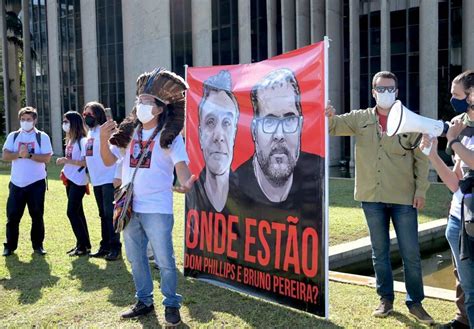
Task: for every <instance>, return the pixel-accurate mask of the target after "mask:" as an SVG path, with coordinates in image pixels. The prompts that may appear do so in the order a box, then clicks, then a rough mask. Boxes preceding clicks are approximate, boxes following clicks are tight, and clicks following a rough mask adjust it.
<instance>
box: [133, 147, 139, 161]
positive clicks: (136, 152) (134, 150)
mask: <svg viewBox="0 0 474 329" xmlns="http://www.w3.org/2000/svg"><path fill="white" fill-rule="evenodd" d="M132 155H133V157H134V158H135V159H138V156H139V155H140V145H139V144H138V143H135V144H133V154H132Z"/></svg>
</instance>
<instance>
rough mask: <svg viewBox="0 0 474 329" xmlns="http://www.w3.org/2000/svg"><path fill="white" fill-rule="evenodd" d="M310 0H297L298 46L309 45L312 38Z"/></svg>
mask: <svg viewBox="0 0 474 329" xmlns="http://www.w3.org/2000/svg"><path fill="white" fill-rule="evenodd" d="M310 18H311V11H310V5H309V0H296V48H301V47H304V46H307V45H309V43H310V39H311V31H310V25H311V21H310Z"/></svg>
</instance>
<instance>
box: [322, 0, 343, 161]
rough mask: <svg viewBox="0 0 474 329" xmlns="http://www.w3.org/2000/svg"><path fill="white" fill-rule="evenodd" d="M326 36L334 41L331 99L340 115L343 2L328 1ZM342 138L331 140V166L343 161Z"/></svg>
mask: <svg viewBox="0 0 474 329" xmlns="http://www.w3.org/2000/svg"><path fill="white" fill-rule="evenodd" d="M325 7H326V34H327V36H328V37H329V39H331V40H332V41H331V42H330V47H329V54H328V56H329V63H328V67H329V72H328V74H329V78H328V80H329V81H328V83H329V97H328V98H329V99H330V100H331V102H332V105H333V106H334V107H335V109H336V111H337V112H338V113H344V108H343V106H344V104H343V99H344V94H343V92H344V89H343V87H344V83H343V81H344V79H343V74H344V70H343V68H344V63H343V50H344V34H343V30H342V23H343V22H342V14H343V7H342V1H341V0H326V6H325ZM341 142H342V139H341V137H331V138H330V159H329V160H330V165H337V164H338V161H339V160H340V159H341Z"/></svg>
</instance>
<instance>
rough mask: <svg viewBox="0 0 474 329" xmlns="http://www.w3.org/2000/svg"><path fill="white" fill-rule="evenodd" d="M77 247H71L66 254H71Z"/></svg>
mask: <svg viewBox="0 0 474 329" xmlns="http://www.w3.org/2000/svg"><path fill="white" fill-rule="evenodd" d="M76 249H77V247H73V248H71V249H69V250H68V251H66V254H67V255H69V254H70V253H71V252H73V251H74V250H76Z"/></svg>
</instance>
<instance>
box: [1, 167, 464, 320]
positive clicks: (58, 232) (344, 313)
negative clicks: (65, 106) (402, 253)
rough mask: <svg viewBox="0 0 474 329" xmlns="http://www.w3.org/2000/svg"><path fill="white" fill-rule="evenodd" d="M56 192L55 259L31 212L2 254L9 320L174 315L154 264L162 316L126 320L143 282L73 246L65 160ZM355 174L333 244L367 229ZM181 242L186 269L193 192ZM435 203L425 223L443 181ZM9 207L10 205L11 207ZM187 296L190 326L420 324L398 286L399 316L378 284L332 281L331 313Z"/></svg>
mask: <svg viewBox="0 0 474 329" xmlns="http://www.w3.org/2000/svg"><path fill="white" fill-rule="evenodd" d="M49 173H50V174H49V176H50V179H49V191H48V192H47V193H46V210H45V226H46V240H45V248H46V249H47V250H48V254H47V255H46V256H45V257H40V256H36V255H32V250H31V244H30V239H29V229H30V223H31V219H30V218H29V216H27V215H25V216H24V218H23V221H22V224H21V227H20V245H19V248H18V250H17V251H16V253H15V255H14V256H11V257H7V258H5V257H0V327H2V328H3V327H32V326H35V327H36V326H38V327H69V326H74V327H97V328H98V327H143V326H144V327H158V326H160V325H161V324H163V323H164V319H163V314H162V313H163V307H162V306H161V304H160V300H161V294H160V291H159V273H158V272H157V271H155V270H153V275H154V282H155V299H156V304H155V305H156V309H157V311H156V316H147V317H145V318H143V319H140V320H132V321H122V320H120V319H119V314H120V312H121V311H123V310H125V309H127V308H128V306H129V305H131V304H133V303H134V302H135V301H134V298H133V295H134V286H133V281H132V276H131V274H130V266H129V264H128V262H127V261H125V260H122V261H118V262H106V261H105V260H103V259H88V258H87V257H81V258H70V257H69V256H67V255H66V254H65V252H66V251H67V250H69V249H70V248H71V247H72V246H73V245H74V244H75V240H74V235H73V233H72V230H71V227H70V224H69V221H68V219H67V217H66V198H65V192H64V188H63V186H62V185H61V182H60V181H58V180H57V179H56V177H57V176H58V168H57V167H55V166H50V170H49ZM8 181H9V169H8V168H6V167H0V186H1V188H0V209H5V202H6V198H7V195H8V188H7V186H8ZM352 184H353V182H352V181H350V180H340V179H334V180H331V183H330V185H331V186H330V190H331V194H330V200H331V206H330V218H331V219H330V220H331V223H330V232H331V237H330V240H331V244H336V243H339V242H342V241H347V240H354V239H356V238H358V237H362V236H364V235H366V234H367V233H366V228H365V222H364V219H363V215H362V211H361V209H360V207H359V205H358V204H357V203H356V202H354V201H353V200H352V194H353V186H352ZM175 197H176V198H175V229H174V245H175V252H176V256H177V263H178V268H179V269H180V270H182V268H183V232H184V227H183V208H184V199H183V197H182V196H181V195H176V196H175ZM430 197H431V198H432V200H428V209H427V210H426V211H425V212H423V214H422V216H421V219H420V220H421V221H427V220H431V219H437V218H439V217H444V216H445V213H446V203H447V202H448V199H449V196H448V193H447V192H446V189H445V188H444V187H443V186H440V185H437V186H432V187H431V189H430ZM84 205H85V210H86V215H87V218H88V223H89V230H90V235H91V240H92V244H93V249H95V248H97V244H98V242H99V240H100V224H99V218H98V214H97V208H96V205H95V200H94V197H93V196H86V198H85V201H84ZM2 211H3V213H5V212H4V210H2ZM4 237H5V217H4V216H3V219H2V220H1V221H0V238H1V239H2V240H3V239H4ZM178 291H179V292H180V293H181V294H183V296H184V302H183V308H182V317H183V320H184V323H185V324H184V325H182V327H183V328H185V327H187V326H189V327H192V328H194V327H212V328H213V327H229V328H234V327H239V328H240V327H260V328H269V327H284V328H288V327H293V328H309V327H311V328H314V327H321V328H338V327H364V328H365V327H374V328H381V327H385V328H394V327H416V326H417V324H416V323H415V322H413V321H412V320H411V318H409V317H408V312H407V310H406V307H405V306H404V304H403V298H404V297H403V296H402V295H401V294H397V299H396V304H395V308H396V311H397V312H395V314H394V315H393V316H390V317H388V318H387V319H375V318H372V317H371V315H370V314H371V312H372V310H373V308H374V307H375V306H376V304H377V303H378V298H377V296H376V294H375V290H374V289H373V288H367V287H358V286H353V285H347V284H341V283H334V282H331V283H330V318H329V321H325V320H323V319H320V318H317V317H315V316H312V315H309V314H306V313H304V312H300V311H296V310H292V309H289V308H286V307H283V306H280V305H276V304H272V303H268V302H265V301H262V300H260V299H256V298H253V297H249V296H246V295H244V294H240V293H237V292H233V291H230V290H226V289H223V288H218V287H215V286H213V285H210V284H207V283H204V282H201V281H198V280H195V279H190V278H184V277H183V276H182V275H180V276H179V287H178ZM424 305H425V306H426V308H427V310H428V311H429V312H430V313H431V314H432V315H433V317H434V318H435V320H437V321H441V322H444V321H448V320H449V319H451V317H452V316H453V315H454V311H455V307H454V303H452V302H445V301H438V300H433V299H427V300H426V301H425V302H424Z"/></svg>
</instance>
